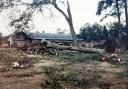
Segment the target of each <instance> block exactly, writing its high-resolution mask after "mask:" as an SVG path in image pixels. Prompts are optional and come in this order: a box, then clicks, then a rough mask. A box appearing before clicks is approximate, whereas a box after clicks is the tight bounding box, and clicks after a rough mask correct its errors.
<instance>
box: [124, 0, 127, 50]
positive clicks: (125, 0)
mask: <svg viewBox="0 0 128 89" xmlns="http://www.w3.org/2000/svg"><path fill="white" fill-rule="evenodd" d="M124 4H125V18H126V40H125V41H126V47H125V48H126V50H128V1H127V0H124Z"/></svg>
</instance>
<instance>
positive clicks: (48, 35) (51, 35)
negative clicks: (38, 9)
mask: <svg viewBox="0 0 128 89" xmlns="http://www.w3.org/2000/svg"><path fill="white" fill-rule="evenodd" d="M27 35H28V37H29V38H32V39H51V40H52V39H53V40H72V36H71V34H62V33H61V34H57V33H27Z"/></svg>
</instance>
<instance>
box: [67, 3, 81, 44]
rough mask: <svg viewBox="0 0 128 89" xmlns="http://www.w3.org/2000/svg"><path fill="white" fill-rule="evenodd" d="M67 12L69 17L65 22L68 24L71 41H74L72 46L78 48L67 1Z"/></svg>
mask: <svg viewBox="0 0 128 89" xmlns="http://www.w3.org/2000/svg"><path fill="white" fill-rule="evenodd" d="M67 6H68V8H67V12H68V16H69V19H68V20H67V22H68V24H69V27H70V32H71V34H72V39H73V41H74V44H75V46H77V47H78V46H79V45H78V41H77V37H76V33H75V29H74V26H73V21H72V14H71V10H70V5H69V2H68V1H67Z"/></svg>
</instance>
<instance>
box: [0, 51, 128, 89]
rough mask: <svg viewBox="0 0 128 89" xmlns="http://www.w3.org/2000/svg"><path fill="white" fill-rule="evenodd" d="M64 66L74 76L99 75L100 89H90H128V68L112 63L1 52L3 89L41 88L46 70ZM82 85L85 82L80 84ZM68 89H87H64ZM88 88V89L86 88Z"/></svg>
mask: <svg viewBox="0 0 128 89" xmlns="http://www.w3.org/2000/svg"><path fill="white" fill-rule="evenodd" d="M24 59H25V60H29V61H30V63H31V66H30V67H26V68H15V69H14V68H12V67H11V65H12V62H14V61H21V60H24ZM48 66H52V67H54V66H55V67H56V66H57V67H62V66H63V67H64V72H65V74H67V73H73V74H76V76H82V77H83V78H84V79H85V78H86V77H87V75H89V78H90V77H92V76H94V75H97V76H98V77H96V78H97V80H98V84H97V86H93V84H92V87H89V89H128V66H125V65H123V64H121V63H118V65H114V64H112V63H109V62H99V61H98V62H96V63H94V64H87V63H84V62H82V63H71V62H69V61H62V60H61V61H60V60H59V58H58V57H54V56H48V55H46V56H42V55H33V54H28V53H26V52H22V51H16V50H15V49H0V89H42V88H41V83H42V82H44V81H45V80H46V78H47V76H46V74H45V73H44V70H43V68H44V67H48ZM81 85H82V83H81ZM65 89H86V88H85V87H83V88H82V87H79V88H65ZM87 89H88V88H87Z"/></svg>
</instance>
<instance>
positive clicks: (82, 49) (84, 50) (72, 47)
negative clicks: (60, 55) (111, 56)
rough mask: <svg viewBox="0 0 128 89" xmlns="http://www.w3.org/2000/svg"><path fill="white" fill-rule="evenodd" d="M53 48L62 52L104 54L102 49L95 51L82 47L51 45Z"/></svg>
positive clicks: (94, 49)
mask: <svg viewBox="0 0 128 89" xmlns="http://www.w3.org/2000/svg"><path fill="white" fill-rule="evenodd" d="M52 46H53V47H55V48H58V49H63V50H73V51H80V52H89V53H104V52H105V51H104V50H103V49H96V48H84V47H76V46H65V45H57V44H52Z"/></svg>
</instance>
